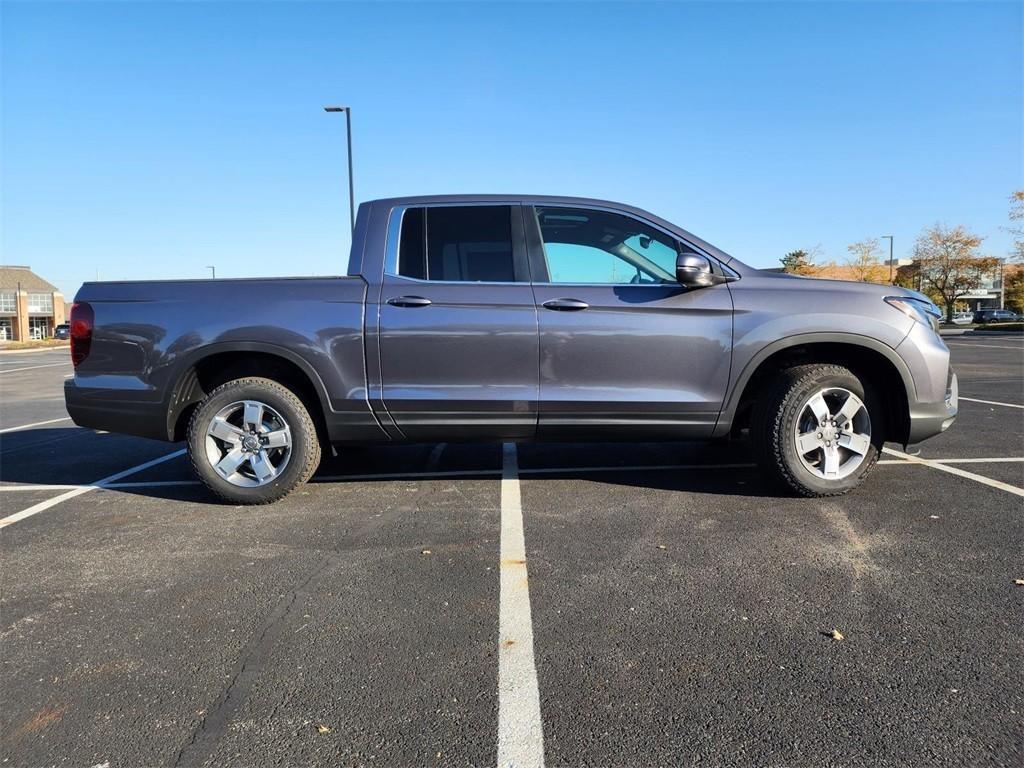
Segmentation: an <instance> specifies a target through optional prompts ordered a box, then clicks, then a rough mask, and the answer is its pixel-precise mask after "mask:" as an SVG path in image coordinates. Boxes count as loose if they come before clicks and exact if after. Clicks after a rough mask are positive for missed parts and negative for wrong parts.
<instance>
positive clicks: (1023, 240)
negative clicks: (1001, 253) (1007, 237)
mask: <svg viewBox="0 0 1024 768" xmlns="http://www.w3.org/2000/svg"><path fill="white" fill-rule="evenodd" d="M1010 221H1012V222H1015V223H1014V225H1013V226H1012V227H1007V229H1008V230H1009V231H1010V234H1011V235H1013V251H1012V252H1011V255H1010V258H1011V259H1014V260H1015V261H1024V189H1018V190H1016V191H1015V192H1014V193H1013V194H1012V195H1010Z"/></svg>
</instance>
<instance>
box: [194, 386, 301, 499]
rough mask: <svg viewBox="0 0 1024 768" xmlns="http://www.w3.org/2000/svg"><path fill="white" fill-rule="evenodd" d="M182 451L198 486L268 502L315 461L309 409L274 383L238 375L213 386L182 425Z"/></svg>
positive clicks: (224, 495) (293, 485)
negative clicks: (184, 431) (185, 434)
mask: <svg viewBox="0 0 1024 768" xmlns="http://www.w3.org/2000/svg"><path fill="white" fill-rule="evenodd" d="M188 453H189V458H190V459H191V461H192V466H193V468H194V469H195V471H196V474H197V475H198V476H199V479H200V480H202V482H203V484H204V485H205V486H206V487H207V488H209V489H210V490H211V491H213V493H214V494H216V495H217V496H219V497H220V498H222V499H224V500H225V501H229V502H232V503H234V504H269V503H270V502H273V501H277V500H278V499H281V498H283V497H284V496H286V495H288V494H289V493H291V492H292V491H293V490H295V488H296V487H298V486H299V485H301V484H302V483H304V482H306V481H307V480H308V479H309V478H310V477H311V476H312V475H313V472H315V471H316V468H317V466H318V465H319V464H320V443H319V441H318V440H317V434H316V427H315V426H314V424H313V420H312V419H311V418H310V415H309V411H308V410H307V409H306V406H305V405H303V403H302V401H301V400H300V399H299V398H298V397H296V396H295V394H294V393H293V392H292V391H291V390H289V389H287V388H285V387H283V386H281V385H280V384H278V383H277V382H276V381H272V380H270V379H262V378H255V377H253V378H244V379H236V380H234V381H229V382H227V383H226V384H222V385H221V386H219V387H217V388H216V389H214V390H213V391H212V392H211V393H210V394H209V396H207V398H206V399H205V400H203V402H202V403H200V404H199V406H198V407H197V408H196V410H195V412H194V413H193V414H192V418H191V419H190V420H189V425H188Z"/></svg>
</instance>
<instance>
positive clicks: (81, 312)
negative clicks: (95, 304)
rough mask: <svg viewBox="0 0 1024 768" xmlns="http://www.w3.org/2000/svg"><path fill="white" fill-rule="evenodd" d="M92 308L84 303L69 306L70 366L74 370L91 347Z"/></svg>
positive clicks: (79, 302) (78, 302)
mask: <svg viewBox="0 0 1024 768" xmlns="http://www.w3.org/2000/svg"><path fill="white" fill-rule="evenodd" d="M92 326H93V312H92V306H91V305H90V304H87V303H86V302H84V301H76V302H75V303H74V304H72V305H71V364H72V365H74V366H75V367H76V368H77V367H78V364H79V363H81V362H82V361H83V360H85V358H87V357H88V356H89V349H90V348H91V347H92Z"/></svg>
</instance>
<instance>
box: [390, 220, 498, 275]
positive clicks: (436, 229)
mask: <svg viewBox="0 0 1024 768" xmlns="http://www.w3.org/2000/svg"><path fill="white" fill-rule="evenodd" d="M511 216H512V209H511V207H510V206H507V205H488V206H440V207H437V208H409V209H407V210H406V211H405V215H404V216H403V218H402V235H401V240H400V243H399V248H398V274H400V275H402V276H404V277H414V278H417V279H419V280H445V281H466V282H492V283H493V282H501V283H511V282H514V281H515V279H516V278H515V268H514V263H513V259H512V226H511Z"/></svg>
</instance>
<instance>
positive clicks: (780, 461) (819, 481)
mask: <svg viewBox="0 0 1024 768" xmlns="http://www.w3.org/2000/svg"><path fill="white" fill-rule="evenodd" d="M884 417H885V414H884V411H883V409H882V408H881V407H880V403H879V401H878V399H877V396H876V395H875V393H874V392H873V390H872V389H871V388H870V386H868V385H867V384H866V383H865V382H863V381H862V380H861V379H860V378H858V377H857V376H856V375H854V373H853V372H851V371H850V370H849V369H847V368H844V367H842V366H839V365H826V364H818V365H802V366H797V367H795V368H790V369H788V370H786V371H782V372H781V373H780V374H779V375H778V377H777V378H776V379H775V380H774V381H773V382H772V383H771V385H770V386H769V388H768V391H767V392H766V393H765V395H764V396H762V397H761V398H760V399H759V400H758V402H757V404H756V405H755V407H754V413H753V415H752V419H751V437H752V439H753V441H754V449H755V451H757V453H758V454H759V456H760V459H761V462H760V463H761V465H762V467H764V468H765V469H766V470H768V471H769V472H770V473H771V474H772V475H773V477H774V478H775V479H777V480H779V481H781V482H782V483H784V484H785V485H787V486H788V487H790V488H792V489H793V490H794V491H796V492H797V493H799V494H800V495H802V496H838V495H841V494H844V493H847V492H848V491H850V490H852V489H854V488H856V487H857V486H858V485H860V483H861V482H862V481H863V480H864V478H865V477H866V476H867V473H868V471H869V470H870V469H871V466H872V465H873V464H874V463H875V461H876V460H877V459H878V454H879V452H880V451H881V449H882V444H883V439H884V435H885V424H884Z"/></svg>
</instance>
